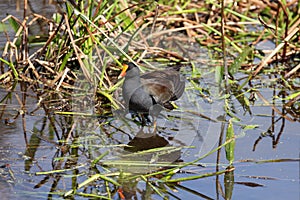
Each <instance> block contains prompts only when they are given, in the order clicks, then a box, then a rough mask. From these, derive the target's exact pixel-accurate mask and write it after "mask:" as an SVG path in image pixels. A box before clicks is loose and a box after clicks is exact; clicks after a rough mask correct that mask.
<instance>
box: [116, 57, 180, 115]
mask: <svg viewBox="0 0 300 200" xmlns="http://www.w3.org/2000/svg"><path fill="white" fill-rule="evenodd" d="M179 69H180V68H179V67H177V68H171V67H169V68H167V69H165V70H159V71H152V72H148V73H145V74H142V75H140V70H139V68H138V67H137V66H136V65H135V64H133V63H128V65H124V68H123V71H122V73H121V74H120V76H121V77H124V76H125V81H124V83H123V87H122V88H123V98H124V100H125V103H126V107H127V108H129V110H130V111H133V112H136V113H142V114H150V115H152V116H157V115H158V114H159V113H160V111H161V110H162V109H163V107H164V108H167V109H170V110H172V109H173V108H174V107H173V105H172V104H171V103H170V101H175V100H177V99H178V98H180V97H181V96H182V94H183V92H184V88H185V81H184V79H183V78H181V76H180V73H179Z"/></svg>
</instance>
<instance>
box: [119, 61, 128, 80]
mask: <svg viewBox="0 0 300 200" xmlns="http://www.w3.org/2000/svg"><path fill="white" fill-rule="evenodd" d="M127 69H128V65H127V64H123V69H122V71H121V73H120V75H119V77H118V79H121V78H123V77H124V76H125V75H126V71H127Z"/></svg>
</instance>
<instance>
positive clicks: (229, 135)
mask: <svg viewBox="0 0 300 200" xmlns="http://www.w3.org/2000/svg"><path fill="white" fill-rule="evenodd" d="M234 136H235V135H234V129H233V125H232V119H230V120H229V124H228V127H227V132H226V142H227V141H229V140H232V141H231V142H229V143H228V144H227V145H226V146H225V152H226V159H227V160H228V161H229V163H230V165H231V164H232V163H233V161H234V147H235V137H234Z"/></svg>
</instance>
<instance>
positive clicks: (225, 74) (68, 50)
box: [0, 0, 300, 199]
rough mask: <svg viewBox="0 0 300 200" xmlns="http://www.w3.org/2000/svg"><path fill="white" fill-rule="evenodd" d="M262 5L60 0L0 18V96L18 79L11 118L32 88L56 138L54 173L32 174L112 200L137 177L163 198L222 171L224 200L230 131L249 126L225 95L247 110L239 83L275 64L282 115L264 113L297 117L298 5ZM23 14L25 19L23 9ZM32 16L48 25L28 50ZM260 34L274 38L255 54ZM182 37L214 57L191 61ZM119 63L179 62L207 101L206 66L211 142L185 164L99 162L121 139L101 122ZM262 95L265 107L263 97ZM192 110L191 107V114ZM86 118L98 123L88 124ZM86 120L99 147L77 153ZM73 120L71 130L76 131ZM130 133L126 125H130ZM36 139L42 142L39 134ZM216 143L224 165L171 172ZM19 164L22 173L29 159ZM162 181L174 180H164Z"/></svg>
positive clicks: (114, 105) (108, 111)
mask: <svg viewBox="0 0 300 200" xmlns="http://www.w3.org/2000/svg"><path fill="white" fill-rule="evenodd" d="M266 2H267V3H266V4H262V3H260V2H259V1H250V2H244V1H237V2H235V1H234V2H229V3H225V2H223V1H222V3H223V6H221V5H220V4H219V2H218V1H210V2H209V3H207V2H204V1H203V2H202V1H186V2H183V1H163V0H160V1H155V2H152V1H151V2H148V1H144V2H143V3H139V4H137V3H136V2H134V1H126V0H121V1H115V2H111V1H106V0H103V1H92V0H87V1H81V0H79V1H65V3H63V4H60V5H58V6H60V9H62V11H63V12H58V13H56V14H55V15H54V17H53V18H51V19H47V18H45V17H43V16H40V15H37V14H32V15H29V16H28V17H25V18H24V19H23V20H19V19H17V18H16V17H14V16H8V17H7V18H5V19H3V20H2V23H1V26H0V27H1V29H4V30H6V29H7V28H8V24H10V25H11V27H12V28H13V29H14V31H15V35H14V36H13V37H11V35H9V34H8V33H7V31H4V33H5V34H6V37H7V43H6V45H5V47H4V49H3V52H2V56H1V58H0V64H1V65H0V82H1V83H2V85H3V86H4V87H5V88H7V90H8V91H9V92H12V91H14V90H16V88H17V86H16V85H17V84H20V88H21V92H22V94H21V97H19V94H16V98H17V99H18V100H19V101H18V102H19V104H20V110H19V113H18V115H17V116H19V114H21V115H23V116H24V115H25V114H27V113H26V109H25V108H26V97H25V96H26V94H27V93H28V92H29V91H32V92H33V94H35V95H36V99H37V100H38V104H37V107H38V108H39V107H41V108H43V109H44V110H45V113H46V117H45V119H44V120H45V121H47V120H49V124H48V126H49V129H50V130H51V131H49V132H51V133H52V134H53V135H54V133H55V135H56V137H57V138H56V139H57V140H56V141H59V142H58V144H57V146H58V149H59V152H60V153H61V156H60V157H59V158H60V159H59V160H55V161H53V162H54V163H56V164H55V167H56V168H58V169H56V170H53V171H48V172H44V173H40V172H38V173H36V174H37V175H46V176H48V175H49V176H50V175H51V176H55V175H57V176H55V178H54V179H55V181H56V182H59V181H60V180H61V177H62V176H61V175H60V174H68V173H70V171H72V173H74V176H73V177H72V180H71V182H72V187H71V188H70V187H68V188H70V190H67V192H64V194H63V196H64V197H67V196H72V195H79V196H84V197H87V198H90V197H95V198H104V199H105V198H107V199H112V198H113V197H114V196H115V195H119V196H120V197H121V198H122V195H123V193H124V191H121V190H120V189H123V190H127V191H126V192H128V193H130V192H132V191H131V190H134V191H135V190H137V189H136V187H137V186H136V185H137V183H138V182H144V183H145V184H146V185H147V187H148V186H149V187H150V188H151V190H152V191H154V192H155V193H156V194H158V195H160V196H161V197H166V195H167V194H168V192H166V191H168V189H166V188H167V187H171V188H172V187H174V188H176V184H177V183H179V182H182V181H189V180H195V179H199V178H204V177H208V176H216V177H218V175H220V174H225V176H226V177H225V178H226V179H228V184H229V185H228V187H226V189H229V190H230V191H226V192H227V194H226V195H225V196H227V198H228V199H230V198H231V193H232V189H233V187H232V185H230V183H231V184H232V183H233V180H232V175H231V174H230V173H231V172H232V171H233V170H234V168H233V166H232V165H233V164H234V161H235V159H234V149H235V139H236V137H238V136H239V135H237V132H236V130H235V128H236V127H238V128H240V127H242V129H243V130H242V131H246V130H247V129H254V128H256V127H257V126H256V125H253V126H251V125H243V124H241V123H238V121H239V119H238V117H237V115H236V113H235V112H234V110H233V108H232V107H233V106H232V105H231V103H232V100H231V99H230V97H234V98H236V100H237V101H238V102H239V103H240V104H241V106H242V107H243V109H244V111H245V112H249V113H250V112H251V110H250V104H251V101H253V99H254V98H255V97H253V96H258V97H259V98H261V99H263V100H265V99H264V97H263V96H262V95H261V94H260V93H259V92H258V91H257V90H256V88H255V87H250V88H247V87H248V86H247V84H248V83H249V82H251V81H255V80H256V79H257V76H259V75H260V74H264V70H266V71H267V70H268V69H270V68H275V70H274V72H273V73H274V74H281V76H280V78H277V80H281V81H282V82H283V83H282V85H283V87H286V88H288V89H289V90H288V91H289V92H288V93H287V94H284V95H282V96H280V98H281V100H282V101H286V102H283V107H286V108H288V109H289V112H288V113H286V112H281V111H279V110H278V109H277V108H276V107H275V106H273V110H275V111H276V112H277V113H278V114H279V115H280V116H282V118H286V119H288V120H291V121H293V120H296V121H297V120H298V121H299V116H300V114H299V113H297V111H296V110H297V108H299V101H298V100H299V98H300V94H299V92H298V91H297V89H299V88H297V86H295V85H297V84H293V83H291V82H293V81H295V80H296V81H297V79H299V59H298V60H297V59H295V58H297V57H298V56H299V52H300V44H299V41H298V40H297V38H298V37H299V24H300V17H299V3H298V2H296V1H289V2H287V1H276V2H275V1H266ZM26 3H27V1H25V0H24V4H25V5H26ZM24 12H25V13H24V16H26V14H27V13H26V10H24ZM36 20H41V21H43V22H46V23H48V24H49V27H48V30H47V33H46V35H47V37H46V40H45V41H43V43H42V45H40V46H38V47H37V48H34V50H30V48H29V46H33V45H34V43H33V42H30V40H29V34H28V29H31V26H33V25H34V22H35V21H36ZM267 40H269V41H272V42H273V43H274V44H276V48H274V49H273V50H271V51H270V52H264V51H263V50H260V49H259V48H258V47H257V46H258V45H259V44H261V43H263V42H264V41H267ZM189 42H191V43H192V42H193V43H197V44H199V45H200V46H202V47H203V46H205V47H206V48H207V49H209V51H210V52H214V59H215V60H214V61H212V60H210V58H206V59H207V60H206V61H203V60H200V61H199V55H198V54H199V53H198V52H196V53H195V54H196V55H194V54H193V52H192V50H191V48H190V44H191V43H189ZM39 44H41V43H40V41H39ZM185 44H187V45H185ZM162 47H163V48H162ZM224 55H227V56H224ZM257 60H258V61H259V62H257ZM286 60H291V61H293V62H286V64H288V65H289V66H285V68H284V69H280V68H279V66H280V65H279V62H281V61H286ZM124 61H133V62H134V61H135V62H138V63H143V65H145V66H148V67H149V68H152V69H156V68H157V67H155V66H154V64H155V63H160V64H161V65H169V64H177V63H181V64H185V65H187V66H189V65H191V69H189V68H188V67H186V68H185V70H184V73H185V74H186V77H187V79H188V82H189V83H191V84H190V86H189V87H190V88H187V90H196V91H197V94H200V96H201V97H203V98H206V99H207V101H211V99H209V97H210V95H211V91H207V90H205V89H204V88H203V87H202V85H201V84H200V79H201V77H202V74H201V70H199V68H198V66H200V64H201V63H202V62H205V64H206V65H208V66H209V67H210V72H212V73H215V77H216V82H217V83H218V84H219V85H220V86H222V87H221V88H223V89H222V91H219V93H220V94H221V95H220V96H219V98H220V99H223V100H224V104H225V107H224V116H223V119H222V121H223V122H222V123H223V126H222V127H223V129H222V131H221V132H222V133H220V139H219V140H220V142H219V146H218V147H216V148H215V149H214V150H212V151H210V152H209V153H207V154H205V155H204V156H201V157H199V158H197V159H195V160H193V161H190V162H175V163H173V162H172V163H170V162H169V163H168V164H166V162H158V161H157V160H156V159H157V158H156V157H155V156H157V155H155V156H153V157H152V158H151V159H150V163H149V162H148V160H147V161H134V160H133V161H131V160H126V159H125V160H108V161H106V160H105V158H106V157H107V156H109V154H110V153H111V152H112V151H114V150H115V149H117V148H116V146H115V148H114V149H113V150H111V149H107V148H108V145H107V143H111V144H112V145H114V144H118V145H119V144H120V143H121V142H120V141H121V138H122V137H123V136H122V137H118V136H115V135H117V134H116V133H114V131H112V130H116V132H118V133H119V132H122V133H126V132H125V131H124V130H123V127H127V128H128V126H129V125H128V124H129V123H125V122H124V124H126V126H123V127H121V128H116V127H113V124H112V123H111V121H112V119H111V118H109V117H111V116H112V115H113V114H115V115H114V116H116V115H117V114H116V113H112V110H114V109H119V108H121V107H122V104H121V103H120V102H119V98H117V94H118V92H117V91H118V90H119V88H120V86H121V84H122V82H121V81H119V80H118V79H117V76H118V73H119V71H120V70H119V69H120V67H121V65H122V63H123V62H124ZM215 63H216V64H215ZM295 63H296V64H295ZM297 63H298V64H297ZM215 65H217V66H215ZM240 72H243V73H245V74H248V76H247V77H244V78H243V80H244V82H243V83H241V81H240V80H238V79H239V78H240V77H239V76H238V74H239V73H240ZM270 73H271V72H270ZM249 94H251V96H249ZM252 94H253V96H252ZM10 96H11V95H7V96H6V97H4V98H2V99H0V103H3V102H6V101H8V99H9V98H10ZM265 101H266V103H267V104H268V105H270V102H268V101H267V100H265ZM270 106H272V105H270ZM38 108H37V109H38ZM21 111H22V112H21ZM34 112H35V111H32V112H31V113H30V114H34ZM193 112H194V111H191V112H190V113H193ZM53 113H54V114H56V115H53ZM194 114H195V115H197V114H198V113H196V112H194ZM287 114H289V115H290V116H287ZM199 115H200V116H201V117H203V118H205V119H207V120H209V121H213V122H217V121H216V120H215V119H211V118H209V117H207V116H205V115H202V114H199ZM1 116H2V114H1ZM93 119H96V120H98V121H97V122H95V121H94V120H93ZM93 123H94V124H93ZM45 124H46V123H45ZM95 124H96V125H95ZM119 124H121V122H120V123H119ZM23 125H24V136H25V140H26V144H27V145H28V146H30V145H31V144H32V143H33V142H32V141H27V136H26V131H25V130H26V124H25V123H24V124H23ZM93 125H95V126H96V127H97V128H98V129H100V130H101V131H100V132H101V133H102V135H101V136H99V138H101V142H102V143H103V144H105V145H102V143H101V145H99V144H98V143H97V144H94V143H92V144H87V145H86V146H87V149H84V148H82V146H83V145H81V144H80V142H78V138H79V136H80V137H81V134H85V133H86V134H87V132H88V133H89V134H92V136H95V134H96V133H90V132H93V130H94V129H93ZM77 126H79V127H80V129H76V127H77ZM226 126H227V128H226ZM45 127H46V125H44V126H43V127H42V128H40V129H39V130H38V131H39V132H40V133H43V132H44V130H45V129H46V128H45ZM132 129H133V128H132V127H131V128H129V130H131V131H132ZM38 131H37V132H38ZM132 132H133V131H132ZM130 133H131V132H130ZM223 134H226V139H223ZM124 135H125V134H124ZM128 137H130V135H129V136H128ZM38 138H39V139H43V140H46V139H45V137H43V136H42V135H41V136H39V137H38ZM86 138H87V141H92V142H95V141H94V138H93V137H91V136H90V135H88V134H87V135H86ZM224 140H225V141H224ZM258 142H259V140H258V141H257V143H258ZM257 143H256V144H257ZM256 144H255V145H254V149H255V146H256ZM32 145H36V144H32ZM96 147H97V148H98V149H97V150H99V152H102V153H100V155H98V156H96V158H94V159H88V161H89V163H88V164H87V165H89V166H88V167H87V168H88V169H87V170H86V171H88V172H89V173H87V172H82V174H83V175H85V179H84V180H82V179H80V180H79V177H77V176H76V173H77V175H78V171H77V170H79V168H82V166H83V165H80V162H79V161H78V159H79V158H81V157H85V156H86V155H81V154H79V152H80V150H82V151H83V152H86V154H88V156H90V157H89V158H92V157H93V156H91V154H92V153H93V151H94V150H95V148H96ZM182 148H184V147H177V148H176V147H167V146H163V147H161V148H158V147H156V148H152V149H151V150H141V151H139V152H138V153H128V154H127V155H126V156H124V157H125V158H128V157H131V156H145V155H147V154H148V153H157V154H159V155H164V154H166V152H168V153H170V152H172V153H174V152H176V151H180V150H181V149H182ZM221 149H225V152H226V158H227V160H228V169H226V170H219V168H218V167H219V166H220V165H221V164H220V163H219V161H218V162H217V163H216V164H215V167H216V170H215V171H214V172H208V173H201V172H199V174H196V175H190V176H185V177H180V178H178V177H174V176H176V175H178V174H180V173H179V172H180V171H181V170H182V171H184V170H186V168H188V167H190V166H198V162H199V161H200V160H202V159H203V158H205V157H207V156H209V155H211V154H212V153H214V152H217V151H219V152H220V151H221ZM31 150H32V151H31V152H28V154H29V153H30V156H31V157H32V158H34V155H35V153H36V151H37V148H35V149H31ZM218 155H219V154H218ZM124 157H123V158H124ZM63 162H65V163H72V164H71V165H70V166H71V168H69V166H66V167H62V166H61V163H63ZM151 162H152V163H151ZM66 165H67V164H66ZM151 165H152V166H154V167H155V170H154V171H150V172H149V171H144V172H143V173H139V174H134V173H127V172H126V171H122V169H118V168H117V167H116V166H125V167H128V168H130V167H132V168H133V167H137V166H139V167H141V166H142V167H148V166H151ZM226 165H227V164H226ZM26 169H27V170H29V169H30V164H28V166H27V168H26ZM151 169H153V168H151ZM197 173H198V172H197ZM77 178H78V179H77ZM78 183H79V184H78ZM171 183H176V184H175V185H173V186H170V185H168V184H171ZM43 184H45V183H44V182H43V181H41V183H39V184H38V186H37V187H39V186H40V185H43ZM98 185H102V187H101V188H100V190H101V191H102V193H104V195H97V194H94V193H93V192H90V193H89V191H87V188H90V189H91V191H93V190H94V189H95V188H97V187H98ZM224 187H225V186H224ZM55 189H57V188H56V186H53V188H51V191H55Z"/></svg>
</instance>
